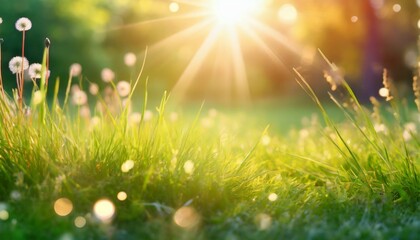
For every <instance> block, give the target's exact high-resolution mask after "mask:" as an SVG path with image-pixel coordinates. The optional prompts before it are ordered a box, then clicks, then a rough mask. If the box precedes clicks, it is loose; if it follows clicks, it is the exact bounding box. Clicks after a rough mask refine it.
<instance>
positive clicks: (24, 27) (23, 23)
mask: <svg viewBox="0 0 420 240" xmlns="http://www.w3.org/2000/svg"><path fill="white" fill-rule="evenodd" d="M15 27H16V29H17V30H18V31H20V32H23V31H28V30H29V29H31V28H32V22H31V20H29V19H28V18H26V17H23V18H19V19H18V20H17V21H16V24H15Z"/></svg>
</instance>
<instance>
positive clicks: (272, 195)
mask: <svg viewBox="0 0 420 240" xmlns="http://www.w3.org/2000/svg"><path fill="white" fill-rule="evenodd" d="M277 198H278V196H277V194H275V193H270V195H268V200H269V201H270V202H275V201H277Z"/></svg>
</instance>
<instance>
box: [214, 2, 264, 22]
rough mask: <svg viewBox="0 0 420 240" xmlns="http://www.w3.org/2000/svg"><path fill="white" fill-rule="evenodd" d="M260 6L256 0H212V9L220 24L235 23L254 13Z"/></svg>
mask: <svg viewBox="0 0 420 240" xmlns="http://www.w3.org/2000/svg"><path fill="white" fill-rule="evenodd" d="M260 7H261V1H258V0H230V1H227V0H214V2H213V6H212V11H213V14H214V15H215V17H216V19H217V20H218V22H219V23H220V24H221V25H235V24H237V23H239V22H241V21H242V20H244V19H246V18H247V17H248V16H251V15H254V14H256V13H257V12H258V9H259V8H260Z"/></svg>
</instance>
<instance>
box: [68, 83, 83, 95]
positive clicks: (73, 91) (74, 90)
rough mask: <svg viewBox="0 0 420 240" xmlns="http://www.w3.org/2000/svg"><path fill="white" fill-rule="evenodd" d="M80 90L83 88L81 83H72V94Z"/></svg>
mask: <svg viewBox="0 0 420 240" xmlns="http://www.w3.org/2000/svg"><path fill="white" fill-rule="evenodd" d="M80 90H81V89H80V87H79V85H77V84H75V85H72V86H71V88H70V92H71V94H74V93H75V92H78V91H80Z"/></svg>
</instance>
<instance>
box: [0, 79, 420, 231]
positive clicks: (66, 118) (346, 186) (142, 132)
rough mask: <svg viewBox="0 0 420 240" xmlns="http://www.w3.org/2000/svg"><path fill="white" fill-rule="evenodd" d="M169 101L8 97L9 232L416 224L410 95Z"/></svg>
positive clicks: (3, 166)
mask: <svg viewBox="0 0 420 240" xmlns="http://www.w3.org/2000/svg"><path fill="white" fill-rule="evenodd" d="M303 85H304V83H303ZM304 89H305V90H307V91H309V89H308V88H307V87H306V88H305V85H304ZM41 91H42V90H41ZM309 94H310V91H309ZM310 96H311V97H314V98H315V99H314V100H315V101H316V100H317V99H316V97H315V96H312V95H311V94H310ZM98 99H101V98H98ZM104 99H106V98H105V97H104ZM352 99H353V100H352ZM166 101H167V99H166V97H164V98H163V100H162V104H161V105H160V106H158V107H157V110H156V111H152V113H153V116H151V115H150V113H146V111H145V110H146V109H147V108H148V107H149V106H147V105H146V104H145V102H142V103H136V104H140V105H142V106H143V110H142V116H147V115H149V116H148V117H143V118H142V120H141V121H138V120H139V119H136V118H135V117H133V114H130V113H129V111H128V108H121V105H120V104H119V101H111V102H114V103H115V102H116V103H117V105H116V106H114V107H113V106H109V105H108V106H106V107H105V110H102V111H100V110H98V108H97V110H95V111H92V113H91V115H90V116H87V115H86V114H83V113H80V111H79V114H70V113H69V112H71V111H74V112H77V111H78V110H80V109H81V107H77V106H72V105H65V106H64V107H63V106H61V107H60V106H59V105H56V104H54V105H53V106H50V109H53V110H48V108H47V106H46V105H45V102H43V101H41V102H40V103H34V102H33V101H32V104H31V107H32V108H31V114H26V115H23V114H22V113H20V111H19V110H16V109H15V110H13V108H12V107H11V106H15V105H14V104H9V103H7V101H4V100H3V101H1V110H0V112H1V114H0V118H1V119H0V120H1V121H0V124H1V131H0V182H1V185H0V239H286V238H288V239H367V238H370V239H417V237H418V236H420V204H419V203H420V183H419V181H420V179H419V176H418V170H419V164H420V152H419V149H420V148H419V147H420V142H419V140H420V138H419V135H418V130H420V129H419V127H420V125H419V123H420V122H419V121H420V119H419V114H418V112H417V111H415V110H407V109H406V108H405V107H404V105H403V104H402V101H399V100H393V101H391V103H390V104H388V103H384V104H382V105H381V106H379V105H376V107H375V109H374V110H375V111H374V112H371V111H370V110H368V109H367V108H365V107H362V106H359V105H358V103H357V100H356V99H355V98H353V97H352V96H351V92H350V94H349V97H348V98H345V99H344V100H340V101H339V100H337V101H338V102H337V103H338V106H336V108H335V109H339V108H340V107H342V108H343V109H342V110H341V112H342V115H343V116H347V118H346V119H347V120H344V121H340V123H336V121H334V120H333V119H334V118H331V113H328V114H325V115H324V118H325V119H324V120H323V118H322V114H323V113H324V112H323V109H322V107H323V105H320V107H321V110H320V111H319V116H321V117H319V118H316V117H311V115H310V114H308V117H307V119H306V120H304V121H301V112H299V111H296V110H292V109H289V110H279V109H277V108H273V107H267V108H265V109H264V108H258V110H250V109H248V110H243V111H240V110H235V111H234V112H231V111H228V110H226V109H224V110H215V109H207V108H203V109H202V110H201V111H199V110H198V109H195V110H194V111H193V112H196V113H197V114H196V115H195V116H193V117H191V116H190V115H189V114H186V115H183V114H174V113H172V112H171V111H172V110H171V111H165V106H166ZM169 101H170V100H169ZM105 102H106V101H105V100H104V101H103V103H105ZM277 111H278V112H281V113H284V114H281V115H277V114H273V113H276V112H277ZM311 111H312V110H311ZM302 112H305V113H306V112H307V109H304V110H303V111H302ZM372 114H373V115H372ZM94 116H96V117H94ZM384 116H388V117H384ZM389 116H394V117H389ZM284 124H285V125H288V126H294V127H295V128H291V129H290V128H289V127H287V128H286V127H284V126H283V125H284ZM268 125H271V127H268V128H266V127H267V126H268ZM286 129H289V130H287V131H286ZM128 160H132V161H128ZM121 192H124V193H126V194H127V198H126V199H125V200H122V201H121V200H119V199H118V198H121V195H118V193H121ZM118 196H119V197H118ZM63 198H65V199H64V200H63ZM101 199H107V203H109V204H110V205H105V207H103V208H98V209H96V210H94V209H95V206H98V205H97V204H98V200H101ZM113 206H114V207H115V212H114V211H112V209H113ZM106 213H109V215H108V216H109V218H107V216H106ZM104 214H105V215H104ZM59 215H65V216H59Z"/></svg>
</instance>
